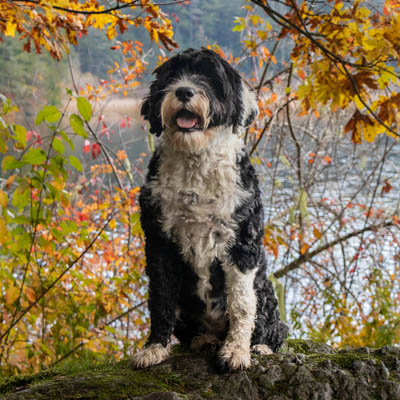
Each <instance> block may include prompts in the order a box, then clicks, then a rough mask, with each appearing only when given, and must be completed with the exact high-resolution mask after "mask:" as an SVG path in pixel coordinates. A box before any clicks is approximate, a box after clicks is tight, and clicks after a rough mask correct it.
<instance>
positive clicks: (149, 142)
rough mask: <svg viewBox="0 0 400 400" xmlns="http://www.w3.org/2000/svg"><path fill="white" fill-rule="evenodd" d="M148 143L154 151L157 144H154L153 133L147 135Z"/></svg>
mask: <svg viewBox="0 0 400 400" xmlns="http://www.w3.org/2000/svg"><path fill="white" fill-rule="evenodd" d="M147 144H148V146H149V150H150V151H151V152H152V153H154V150H155V146H154V137H153V135H152V134H151V133H149V136H148V137H147Z"/></svg>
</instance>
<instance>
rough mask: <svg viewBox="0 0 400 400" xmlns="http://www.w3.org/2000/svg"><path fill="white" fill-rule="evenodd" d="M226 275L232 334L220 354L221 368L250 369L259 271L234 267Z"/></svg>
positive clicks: (230, 331)
mask: <svg viewBox="0 0 400 400" xmlns="http://www.w3.org/2000/svg"><path fill="white" fill-rule="evenodd" d="M223 270H224V272H225V282H226V294H227V305H226V308H227V313H228V317H229V331H228V335H227V337H226V340H225V343H224V345H223V347H222V348H221V350H220V351H219V361H220V364H221V365H220V366H221V367H222V368H226V367H228V368H229V369H232V370H235V369H245V368H248V367H250V364H251V359H250V341H251V335H252V333H253V330H254V321H255V317H256V310H257V300H256V293H255V291H254V278H255V273H256V270H255V269H253V270H249V271H246V272H241V271H240V270H239V268H237V267H236V266H235V265H232V264H227V265H224V266H223Z"/></svg>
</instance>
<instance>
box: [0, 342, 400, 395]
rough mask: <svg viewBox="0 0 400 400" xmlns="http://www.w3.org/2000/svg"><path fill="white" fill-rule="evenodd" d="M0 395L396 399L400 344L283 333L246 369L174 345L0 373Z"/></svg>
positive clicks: (399, 371) (209, 355)
mask: <svg viewBox="0 0 400 400" xmlns="http://www.w3.org/2000/svg"><path fill="white" fill-rule="evenodd" d="M0 398H1V399H4V400H22V399H24V400H39V399H43V400H44V399H46V400H47V399H49V400H50V399H51V400H55V399H63V400H75V399H80V400H89V399H90V400H91V399H104V400H105V399H107V400H120V399H127V400H203V399H219V400H225V399H226V400H262V399H268V400H292V399H293V400H308V399H310V400H333V399H338V400H369V399H371V400H377V399H382V400H400V348H399V347H394V346H388V347H384V348H381V349H377V350H372V349H368V348H360V349H356V350H352V351H339V352H336V351H335V350H334V349H333V348H331V347H329V346H327V345H324V344H316V343H313V342H310V341H300V340H290V341H288V343H287V345H286V348H284V349H283V352H282V353H279V354H273V355H270V356H256V355H254V356H253V365H252V368H250V369H249V370H247V371H240V372H233V373H231V372H229V373H223V374H219V373H218V372H217V371H216V369H215V367H214V355H213V353H208V352H204V353H200V354H192V353H188V352H184V351H183V350H182V349H181V348H180V347H179V346H177V347H176V348H175V349H174V353H173V355H172V356H171V358H170V359H169V360H167V361H166V362H164V363H163V364H161V365H158V366H154V367H152V368H148V369H145V370H140V371H135V370H132V369H131V368H130V366H129V362H128V361H123V362H120V363H116V364H111V363H110V364H107V365H99V364H97V365H92V366H90V367H86V368H82V369H81V370H78V371H76V370H75V371H68V368H67V369H64V370H63V369H62V368H61V369H55V370H49V371H45V372H42V373H40V374H36V375H25V376H17V377H14V378H10V379H8V380H7V379H3V380H2V381H0Z"/></svg>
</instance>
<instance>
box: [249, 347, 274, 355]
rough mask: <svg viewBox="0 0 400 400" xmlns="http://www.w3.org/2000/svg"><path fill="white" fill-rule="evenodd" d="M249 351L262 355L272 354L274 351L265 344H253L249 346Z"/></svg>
mask: <svg viewBox="0 0 400 400" xmlns="http://www.w3.org/2000/svg"><path fill="white" fill-rule="evenodd" d="M251 351H252V352H254V353H257V354H260V355H262V356H268V355H270V354H274V352H273V351H272V350H271V349H270V348H269V347H268V346H267V345H266V344H255V345H254V346H252V347H251Z"/></svg>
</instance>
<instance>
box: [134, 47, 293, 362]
mask: <svg viewBox="0 0 400 400" xmlns="http://www.w3.org/2000/svg"><path fill="white" fill-rule="evenodd" d="M155 74H156V80H155V81H154V82H153V83H152V84H151V87H150V93H149V95H148V97H147V98H146V100H145V101H144V103H143V105H142V115H143V116H144V118H145V119H147V120H148V121H149V122H150V127H151V128H150V131H151V132H152V133H154V134H156V135H157V136H160V135H161V134H162V137H161V138H160V141H159V143H158V146H157V149H156V151H155V153H154V155H153V157H152V159H151V161H150V165H149V172H148V175H147V180H146V183H145V185H144V186H143V187H142V189H141V193H140V206H141V223H142V227H143V230H144V232H145V236H146V259H147V268H146V272H147V274H148V276H149V280H150V291H149V308H150V315H151V333H150V337H149V339H148V342H147V344H146V346H145V348H144V349H143V350H142V351H140V352H138V353H136V354H135V355H134V357H133V365H134V366H136V367H138V368H139V367H140V368H144V367H147V366H150V365H154V364H158V363H160V362H162V361H163V360H165V359H166V358H167V357H168V355H169V342H170V338H171V335H172V334H174V335H175V336H176V337H177V338H178V339H179V340H180V341H181V343H183V344H187V345H190V346H191V347H192V349H194V350H199V349H200V348H201V347H202V346H203V345H205V344H212V345H216V346H218V345H219V344H221V345H220V348H219V352H218V359H219V361H220V363H221V364H222V366H224V367H228V368H230V369H233V370H234V369H243V368H247V367H249V366H250V363H251V361H250V352H251V350H253V351H256V352H261V353H264V354H266V353H267V354H270V353H271V352H273V351H276V350H278V349H279V348H280V346H281V345H282V343H283V341H284V340H285V339H286V337H287V334H288V328H287V326H286V325H285V324H283V323H282V322H281V321H280V318H279V311H278V308H277V300H276V298H275V295H274V291H273V288H272V284H271V282H270V281H269V280H268V279H267V277H266V262H265V254H264V250H263V246H262V241H263V234H264V226H263V206H262V203H261V199H260V190H259V187H258V181H257V177H256V175H255V172H254V169H253V167H252V165H251V164H250V161H249V157H248V155H247V154H246V152H245V150H244V144H243V141H242V139H241V134H242V133H243V132H244V130H245V128H246V127H247V126H248V125H249V124H251V122H252V121H253V120H254V118H255V116H256V115H257V103H256V100H255V96H254V94H253V93H252V92H251V91H250V90H249V88H248V87H247V85H246V84H245V83H244V81H243V80H242V79H241V77H240V75H239V74H238V73H237V72H236V71H235V70H234V69H233V68H232V67H231V66H230V65H229V64H228V63H227V62H226V61H225V60H223V59H222V58H221V57H220V56H218V55H217V54H216V53H215V52H213V51H211V50H206V49H202V50H193V49H188V50H186V51H184V52H182V53H180V54H178V55H176V56H174V57H172V58H171V59H169V60H168V61H167V62H165V63H164V64H162V65H161V66H160V67H158V68H157V69H156V70H155Z"/></svg>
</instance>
